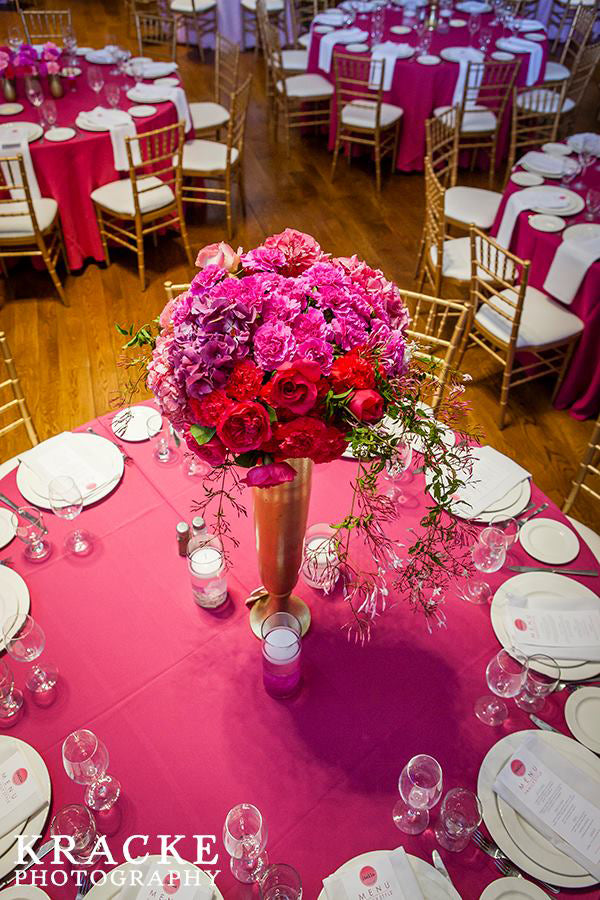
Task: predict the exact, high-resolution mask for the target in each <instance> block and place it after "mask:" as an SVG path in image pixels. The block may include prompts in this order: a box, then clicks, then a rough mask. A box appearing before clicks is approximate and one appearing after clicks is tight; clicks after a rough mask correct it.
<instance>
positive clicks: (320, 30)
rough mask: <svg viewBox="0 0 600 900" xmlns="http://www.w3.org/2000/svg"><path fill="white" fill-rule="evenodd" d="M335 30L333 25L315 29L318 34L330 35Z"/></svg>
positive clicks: (316, 26) (318, 26)
mask: <svg viewBox="0 0 600 900" xmlns="http://www.w3.org/2000/svg"><path fill="white" fill-rule="evenodd" d="M333 30H334V28H333V25H315V27H314V28H313V31H315V32H316V33H317V34H329V32H330V31H333Z"/></svg>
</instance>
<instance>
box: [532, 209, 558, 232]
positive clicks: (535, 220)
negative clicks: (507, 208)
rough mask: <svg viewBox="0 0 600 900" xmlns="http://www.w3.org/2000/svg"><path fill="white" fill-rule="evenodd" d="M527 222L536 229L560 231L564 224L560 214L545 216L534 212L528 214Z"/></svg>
mask: <svg viewBox="0 0 600 900" xmlns="http://www.w3.org/2000/svg"><path fill="white" fill-rule="evenodd" d="M529 224H530V225H531V227H532V228H535V230H536V231H549V232H553V231H562V230H563V228H564V227H565V225H566V222H565V220H564V219H561V217H560V216H545V215H543V214H542V213H535V215H533V216H529Z"/></svg>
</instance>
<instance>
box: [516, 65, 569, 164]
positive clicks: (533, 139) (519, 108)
mask: <svg viewBox="0 0 600 900" xmlns="http://www.w3.org/2000/svg"><path fill="white" fill-rule="evenodd" d="M566 93H567V85H566V84H559V83H556V84H550V85H548V86H547V87H545V88H535V87H528V88H516V87H515V88H513V102H512V110H511V115H512V124H511V132H510V150H509V154H508V165H507V171H506V180H507V181H508V179H509V178H510V173H511V170H512V167H513V166H514V164H515V161H516V159H517V154H519V155H520V154H521V153H522V152H523V151H524V150H530V149H532V148H539V147H540V146H541V145H542V144H545V143H547V142H549V141H555V140H556V137H557V135H558V126H559V123H560V117H561V114H562V112H563V108H564V106H565V100H566Z"/></svg>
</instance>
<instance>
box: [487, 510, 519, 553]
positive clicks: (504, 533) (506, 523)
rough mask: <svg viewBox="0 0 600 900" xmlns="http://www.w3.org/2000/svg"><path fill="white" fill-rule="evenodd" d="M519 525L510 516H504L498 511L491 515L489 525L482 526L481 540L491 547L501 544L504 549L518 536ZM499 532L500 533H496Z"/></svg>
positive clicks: (510, 545)
mask: <svg viewBox="0 0 600 900" xmlns="http://www.w3.org/2000/svg"><path fill="white" fill-rule="evenodd" d="M519 530H520V525H519V523H518V522H517V520H516V519H514V518H513V517H512V516H505V515H503V514H502V513H498V514H497V515H495V516H493V518H492V520H491V522H490V527H489V528H484V529H483V531H482V532H481V540H482V541H484V543H486V544H489V545H490V546H491V547H493V546H494V545H495V544H499V543H501V544H503V545H504V547H505V549H506V550H508V548H509V547H512V545H513V544H514V543H515V541H516V540H517V538H518V537H519ZM498 532H500V534H498Z"/></svg>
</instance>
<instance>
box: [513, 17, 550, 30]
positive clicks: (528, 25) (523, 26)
mask: <svg viewBox="0 0 600 900" xmlns="http://www.w3.org/2000/svg"><path fill="white" fill-rule="evenodd" d="M515 22H516V25H517V28H518V29H519V31H543V30H545V28H546V26H545V25H544V23H543V22H540V20H539V19H515Z"/></svg>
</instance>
